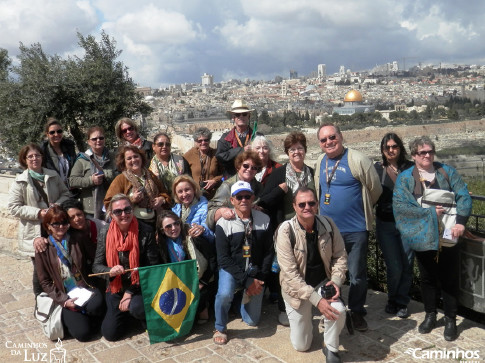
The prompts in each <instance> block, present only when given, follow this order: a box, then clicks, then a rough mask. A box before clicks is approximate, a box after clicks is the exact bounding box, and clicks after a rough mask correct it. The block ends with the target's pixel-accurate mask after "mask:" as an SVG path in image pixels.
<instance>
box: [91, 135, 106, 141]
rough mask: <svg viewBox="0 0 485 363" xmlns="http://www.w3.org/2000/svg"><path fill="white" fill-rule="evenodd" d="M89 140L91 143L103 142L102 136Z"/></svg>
mask: <svg viewBox="0 0 485 363" xmlns="http://www.w3.org/2000/svg"><path fill="white" fill-rule="evenodd" d="M89 140H91V141H93V142H96V141H98V140H99V141H103V140H104V136H99V137H92V138H90V139H89Z"/></svg>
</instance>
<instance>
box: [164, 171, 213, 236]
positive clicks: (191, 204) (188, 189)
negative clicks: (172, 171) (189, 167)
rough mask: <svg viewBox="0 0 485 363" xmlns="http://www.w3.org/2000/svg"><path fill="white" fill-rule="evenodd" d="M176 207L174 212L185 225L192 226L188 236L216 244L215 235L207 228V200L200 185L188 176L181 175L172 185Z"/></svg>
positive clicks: (173, 209)
mask: <svg viewBox="0 0 485 363" xmlns="http://www.w3.org/2000/svg"><path fill="white" fill-rule="evenodd" d="M172 195H173V197H174V199H175V203H176V204H175V205H174V206H173V208H172V211H173V212H174V213H175V214H176V215H178V216H179V217H180V219H181V220H182V222H183V223H186V224H188V225H189V226H190V229H189V230H188V234H189V236H190V237H192V238H196V237H202V238H205V239H206V240H207V241H208V242H214V233H213V232H212V231H211V230H210V229H209V227H207V224H206V220H207V199H206V198H205V197H204V196H202V193H201V191H200V187H199V185H197V183H196V182H195V180H194V179H192V178H191V177H190V176H188V175H179V176H178V177H176V178H175V180H174V181H173V185H172Z"/></svg>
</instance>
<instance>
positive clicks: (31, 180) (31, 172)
mask: <svg viewBox="0 0 485 363" xmlns="http://www.w3.org/2000/svg"><path fill="white" fill-rule="evenodd" d="M42 159H43V152H42V149H41V148H40V146H39V145H37V144H34V143H31V144H28V145H26V146H24V147H23V148H22V149H21V150H20V153H19V164H20V166H21V167H22V168H24V169H25V171H24V172H23V173H22V174H20V175H17V177H16V178H15V181H14V182H13V183H12V186H11V187H10V192H9V199H8V206H7V207H8V210H9V212H10V213H11V214H12V215H13V216H14V217H17V218H19V219H20V221H19V237H18V252H19V253H21V254H22V255H25V256H30V257H31V258H32V262H34V259H33V258H34V247H33V241H34V239H35V238H36V237H39V236H44V237H46V236H47V231H45V230H43V229H42V221H43V219H44V217H45V215H46V213H47V211H48V210H49V207H51V206H52V205H54V204H60V203H62V202H64V201H65V200H67V199H69V197H70V193H69V190H68V189H67V187H66V185H65V184H64V183H63V182H62V180H61V178H60V176H59V174H57V173H56V172H55V171H53V170H50V169H46V168H43V167H42ZM32 282H33V286H34V294H35V295H38V294H40V293H41V292H42V288H41V286H40V284H39V280H38V278H37V274H36V272H35V269H34V274H33V281H32Z"/></svg>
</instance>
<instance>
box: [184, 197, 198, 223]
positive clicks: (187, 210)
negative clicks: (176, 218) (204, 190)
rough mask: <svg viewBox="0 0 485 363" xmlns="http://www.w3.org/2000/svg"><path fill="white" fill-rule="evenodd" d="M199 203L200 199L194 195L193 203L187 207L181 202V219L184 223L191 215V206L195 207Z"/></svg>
mask: <svg viewBox="0 0 485 363" xmlns="http://www.w3.org/2000/svg"><path fill="white" fill-rule="evenodd" d="M197 203H199V199H197V198H196V197H194V199H192V203H190V204H189V205H188V206H187V207H186V206H184V205H183V204H180V219H181V220H182V222H184V223H185V222H187V218H188V217H189V216H190V212H191V208H190V207H193V206H194V205H196V204H197Z"/></svg>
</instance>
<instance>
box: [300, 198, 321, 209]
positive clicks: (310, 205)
mask: <svg viewBox="0 0 485 363" xmlns="http://www.w3.org/2000/svg"><path fill="white" fill-rule="evenodd" d="M307 204H308V206H309V207H314V206H316V205H317V202H315V201H314V200H312V201H311V202H302V203H298V204H297V205H298V208H300V209H303V208H305V206H306V205H307Z"/></svg>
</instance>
